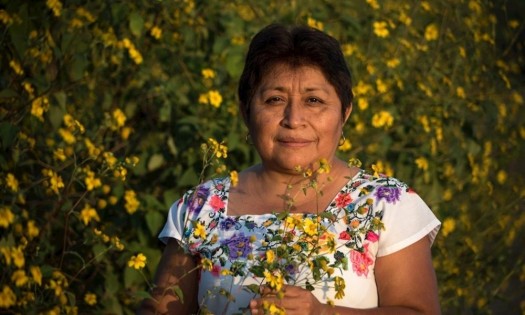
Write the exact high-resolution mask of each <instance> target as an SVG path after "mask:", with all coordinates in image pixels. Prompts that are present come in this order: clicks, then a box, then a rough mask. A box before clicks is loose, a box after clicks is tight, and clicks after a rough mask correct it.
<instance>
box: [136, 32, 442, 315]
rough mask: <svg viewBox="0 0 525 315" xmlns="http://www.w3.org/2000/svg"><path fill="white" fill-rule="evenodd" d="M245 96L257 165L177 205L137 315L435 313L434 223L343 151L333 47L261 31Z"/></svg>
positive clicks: (338, 64)
mask: <svg viewBox="0 0 525 315" xmlns="http://www.w3.org/2000/svg"><path fill="white" fill-rule="evenodd" d="M238 94H239V99H240V109H241V112H242V114H243V118H244V121H245V123H246V125H247V127H248V130H249V139H248V140H249V141H250V142H251V143H253V146H254V148H255V149H256V150H257V152H258V153H259V155H260V157H261V161H262V162H261V163H260V164H258V165H255V166H252V167H250V168H248V169H246V170H244V171H242V172H240V173H239V181H238V185H236V186H235V187H234V186H233V185H232V184H231V182H230V179H229V178H222V179H215V180H210V181H208V182H206V183H204V184H202V185H199V186H198V187H197V188H196V189H195V190H192V191H190V192H188V193H186V194H185V195H184V196H183V198H181V199H180V200H179V201H178V202H176V203H175V204H174V205H173V206H172V208H171V209H170V213H169V217H168V220H167V222H166V225H165V227H164V229H163V230H162V231H161V233H160V235H159V238H160V239H161V240H162V241H164V242H165V243H167V246H166V249H165V251H164V254H163V256H162V259H161V261H160V263H159V267H158V271H157V274H156V277H155V284H156V288H155V289H154V290H153V296H154V298H155V301H154V300H152V299H149V300H147V301H145V302H144V303H143V305H142V309H141V314H146V313H147V312H148V311H151V313H155V312H157V314H158V313H162V314H164V313H169V314H192V313H196V312H199V310H200V312H202V313H205V312H206V311H209V312H211V313H213V314H241V313H247V314H249V313H251V314H264V313H265V311H271V312H275V313H279V311H285V312H286V314H336V313H337V314H393V313H395V314H439V313H440V308H439V302H438V298H437V286H436V279H435V275H434V270H433V267H432V261H431V253H430V246H431V244H432V242H433V240H434V238H435V236H436V234H437V231H438V229H439V226H440V223H439V221H438V220H437V219H436V218H435V216H434V215H433V214H432V212H431V211H430V209H429V208H428V207H427V206H426V205H425V203H424V202H423V201H422V200H421V199H420V198H419V197H418V196H417V195H416V194H415V193H414V192H413V191H412V190H410V189H409V188H408V187H407V186H406V185H405V184H403V183H402V182H399V181H398V180H396V179H394V178H386V177H375V176H372V175H369V174H367V173H365V172H364V171H362V170H360V169H358V168H356V167H351V166H348V165H347V164H346V163H345V162H343V161H341V160H339V159H338V158H337V157H336V156H335V152H336V149H337V147H338V145H339V143H340V138H341V135H342V128H343V125H344V123H345V122H346V121H347V119H348V117H349V116H350V113H351V111H352V92H351V78H350V72H349V70H348V68H347V66H346V63H345V60H344V57H343V54H342V53H341V50H340V47H339V44H338V42H337V41H336V40H335V39H333V38H332V37H330V36H328V35H326V34H324V33H323V32H321V31H318V30H315V29H311V28H307V27H292V28H286V27H284V26H281V25H270V26H268V27H266V28H264V29H263V30H262V31H260V32H259V33H258V34H257V35H256V36H255V37H254V38H253V40H252V42H251V44H250V49H249V51H248V54H247V57H246V64H245V68H244V72H243V74H242V76H241V78H240V84H239V89H238ZM343 138H344V136H343ZM301 240H302V241H303V243H301ZM279 242H282V244H284V245H285V246H280V245H279ZM282 244H281V245H282ZM286 255H289V256H286ZM276 256H277V257H276ZM286 257H288V258H286ZM295 258H297V261H295V260H294V259H295ZM283 262H284V264H285V265H286V268H287V269H284V271H283V269H279V270H280V271H276V270H268V269H265V268H266V267H268V266H276V265H278V264H281V263H283ZM298 262H299V263H298ZM261 266H266V267H265V268H262V267H261ZM259 267H261V268H259ZM268 268H269V267H268ZM263 271H264V273H263ZM283 276H284V277H285V278H286V281H285V282H283ZM341 279H343V280H344V281H341ZM259 287H260V288H259ZM170 288H177V289H176V290H172V289H170ZM254 292H255V293H254ZM181 293H182V294H181Z"/></svg>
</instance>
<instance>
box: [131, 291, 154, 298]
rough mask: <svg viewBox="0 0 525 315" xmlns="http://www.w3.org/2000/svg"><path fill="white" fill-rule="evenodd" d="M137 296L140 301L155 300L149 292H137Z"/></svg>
mask: <svg viewBox="0 0 525 315" xmlns="http://www.w3.org/2000/svg"><path fill="white" fill-rule="evenodd" d="M135 296H136V297H138V298H140V299H153V296H152V295H151V294H150V293H149V292H148V291H136V292H135Z"/></svg>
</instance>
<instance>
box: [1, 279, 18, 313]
mask: <svg viewBox="0 0 525 315" xmlns="http://www.w3.org/2000/svg"><path fill="white" fill-rule="evenodd" d="M15 304H16V295H15V293H14V292H13V290H11V288H10V287H8V286H6V285H4V287H3V288H2V292H0V308H5V309H7V308H10V307H11V306H13V305H15Z"/></svg>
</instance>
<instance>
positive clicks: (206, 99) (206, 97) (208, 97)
mask: <svg viewBox="0 0 525 315" xmlns="http://www.w3.org/2000/svg"><path fill="white" fill-rule="evenodd" d="M199 103H201V104H210V105H211V106H213V107H215V108H219V107H220V106H221V103H222V95H221V93H220V92H219V91H217V90H210V91H208V92H207V93H204V94H201V95H199Z"/></svg>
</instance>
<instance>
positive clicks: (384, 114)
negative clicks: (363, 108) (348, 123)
mask: <svg viewBox="0 0 525 315" xmlns="http://www.w3.org/2000/svg"><path fill="white" fill-rule="evenodd" d="M393 124H394V117H393V116H392V114H390V112H388V111H386V110H382V111H380V112H378V113H375V114H374V116H373V117H372V126H374V127H375V128H381V127H385V128H388V127H391V126H392V125H393Z"/></svg>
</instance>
